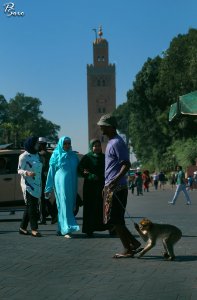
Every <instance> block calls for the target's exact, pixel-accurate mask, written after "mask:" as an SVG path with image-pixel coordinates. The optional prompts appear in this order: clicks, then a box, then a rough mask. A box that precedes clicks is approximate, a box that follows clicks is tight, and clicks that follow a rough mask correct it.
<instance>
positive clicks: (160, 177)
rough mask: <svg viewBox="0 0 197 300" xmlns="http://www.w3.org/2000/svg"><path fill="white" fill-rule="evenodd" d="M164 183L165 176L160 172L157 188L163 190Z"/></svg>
mask: <svg viewBox="0 0 197 300" xmlns="http://www.w3.org/2000/svg"><path fill="white" fill-rule="evenodd" d="M165 183H166V178H165V174H164V172H163V171H160V173H159V188H160V189H161V188H162V189H163V190H164V185H165Z"/></svg>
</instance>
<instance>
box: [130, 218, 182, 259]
mask: <svg viewBox="0 0 197 300" xmlns="http://www.w3.org/2000/svg"><path fill="white" fill-rule="evenodd" d="M134 226H135V229H136V230H137V231H138V233H139V235H140V236H141V238H142V239H143V240H144V241H145V242H147V244H146V245H145V247H144V249H143V250H142V251H140V252H139V255H138V258H140V257H142V256H143V255H144V254H145V253H146V252H147V251H149V250H150V249H151V248H153V247H154V246H155V245H156V241H157V239H159V238H161V239H162V242H163V247H164V253H163V256H164V259H166V260H170V261H172V260H174V259H175V254H174V249H173V246H174V244H175V243H176V242H178V240H180V238H181V236H182V232H181V230H180V229H179V228H177V227H176V226H174V225H170V224H156V223H152V222H151V221H150V220H149V219H146V218H144V219H142V220H141V221H140V223H139V225H138V224H137V223H134Z"/></svg>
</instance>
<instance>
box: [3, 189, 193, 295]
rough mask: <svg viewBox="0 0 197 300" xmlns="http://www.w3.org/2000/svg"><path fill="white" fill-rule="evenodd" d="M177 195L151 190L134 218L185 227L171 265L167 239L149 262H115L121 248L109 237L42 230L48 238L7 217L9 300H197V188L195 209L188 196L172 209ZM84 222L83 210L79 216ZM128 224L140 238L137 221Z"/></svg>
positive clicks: (132, 208) (132, 211) (134, 205)
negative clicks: (165, 254) (23, 231)
mask: <svg viewBox="0 0 197 300" xmlns="http://www.w3.org/2000/svg"><path fill="white" fill-rule="evenodd" d="M173 193H174V190H171V189H170V188H168V189H167V188H166V190H164V191H160V190H159V191H154V190H153V189H151V191H150V192H149V193H146V194H145V195H144V196H140V197H137V196H135V195H134V196H132V197H131V195H130V196H129V201H128V202H129V203H128V208H127V210H128V213H129V215H131V216H132V218H134V220H135V221H139V220H140V219H141V218H142V217H148V218H150V219H152V220H153V221H154V222H159V223H171V224H174V225H177V226H178V227H180V229H181V230H182V232H183V237H182V239H181V240H180V241H179V242H178V244H177V245H176V247H175V253H176V255H177V260H176V261H173V262H168V261H164V260H163V259H162V256H161V251H162V245H161V243H160V242H159V243H158V244H157V245H156V247H155V248H154V249H152V250H151V251H150V252H149V253H148V254H147V255H146V256H144V258H142V259H140V260H139V259H137V258H127V259H113V258H112V256H113V254H114V253H116V252H117V251H119V250H120V249H121V243H120V241H119V239H118V238H110V237H109V235H108V232H103V233H96V235H95V237H94V238H92V239H87V238H85V237H84V235H83V234H82V233H81V232H79V233H77V234H75V235H74V238H73V239H70V240H67V239H65V238H64V237H57V236H56V225H50V220H49V221H48V224H49V225H45V226H44V225H42V226H40V231H41V233H42V234H43V235H44V236H43V237H42V238H33V237H31V236H21V235H19V234H18V227H19V224H20V218H21V212H17V213H16V214H15V215H13V216H9V214H8V213H7V212H0V245H1V246H0V247H1V256H0V299H1V300H12V299H13V300H19V299H28V300H34V299H38V300H40V299H41V300H44V299H49V300H55V299H58V300H66V299H72V300H75V299H82V300H89V299H93V300H97V299H98V300H101V299H102V300H106V299H107V300H121V299H129V300H142V299H143V300H153V299H154V300H164V299H165V300H196V299H197V271H196V270H197V250H196V249H197V232H196V223H197V222H196V220H197V191H193V192H190V195H191V199H192V205H191V206H187V205H185V202H184V198H183V196H182V195H181V196H180V198H179V199H178V200H177V204H176V205H175V206H170V205H168V203H167V202H168V200H170V199H171V197H172V195H173ZM77 219H78V223H79V224H80V225H81V223H82V219H81V211H80V212H79V214H78V218H77ZM126 222H127V224H128V227H129V228H130V230H132V232H133V233H134V234H135V235H136V236H137V232H136V231H135V229H134V227H133V225H132V221H131V219H129V218H128V217H126Z"/></svg>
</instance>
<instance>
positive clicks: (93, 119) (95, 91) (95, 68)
mask: <svg viewBox="0 0 197 300" xmlns="http://www.w3.org/2000/svg"><path fill="white" fill-rule="evenodd" d="M94 31H95V35H96V39H95V41H94V42H93V64H91V65H87V97H88V139H89V141H90V140H91V139H93V138H99V139H100V140H101V142H102V148H103V151H105V148H106V144H107V138H106V137H104V136H102V133H101V130H100V127H99V126H98V125H97V122H98V120H99V119H100V117H101V116H102V115H104V114H107V113H112V112H113V111H114V110H115V108H116V82H115V80H116V77H115V64H109V57H108V42H107V40H106V39H104V38H103V37H102V36H103V32H102V27H101V26H100V28H99V31H98V36H97V31H96V29H94Z"/></svg>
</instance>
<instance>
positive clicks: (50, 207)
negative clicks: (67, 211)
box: [39, 189, 58, 222]
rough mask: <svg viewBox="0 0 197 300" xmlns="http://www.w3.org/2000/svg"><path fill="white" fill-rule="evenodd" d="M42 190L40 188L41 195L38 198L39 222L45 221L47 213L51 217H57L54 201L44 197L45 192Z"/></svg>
mask: <svg viewBox="0 0 197 300" xmlns="http://www.w3.org/2000/svg"><path fill="white" fill-rule="evenodd" d="M44 190H45V189H43V190H42V195H41V199H40V205H39V206H40V207H39V208H40V221H41V222H46V218H47V217H48V215H50V216H51V218H52V219H54V218H56V217H57V213H58V211H57V205H56V202H54V203H51V202H50V199H45V194H44Z"/></svg>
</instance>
